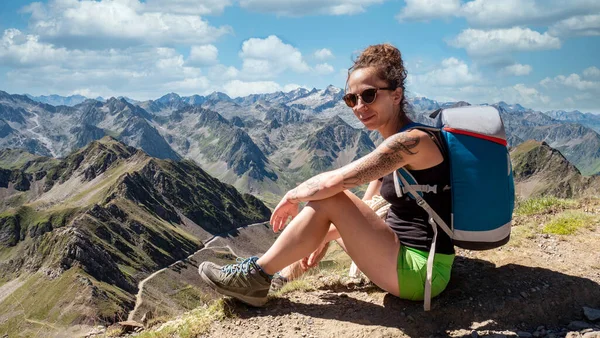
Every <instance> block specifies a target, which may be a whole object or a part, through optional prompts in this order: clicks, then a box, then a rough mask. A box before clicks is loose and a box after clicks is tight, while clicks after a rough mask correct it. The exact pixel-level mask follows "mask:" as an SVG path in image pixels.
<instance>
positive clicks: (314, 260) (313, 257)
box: [300, 242, 329, 271]
mask: <svg viewBox="0 0 600 338" xmlns="http://www.w3.org/2000/svg"><path fill="white" fill-rule="evenodd" d="M327 248H329V242H323V244H321V245H319V247H318V248H317V249H315V251H313V253H311V254H310V256H308V257H304V258H303V259H302V261H300V266H301V267H302V270H304V271H306V270H308V269H310V268H313V267H315V266H317V264H319V262H320V261H321V259H323V257H324V256H325V254H326V253H327Z"/></svg>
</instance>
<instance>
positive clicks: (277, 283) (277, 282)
mask: <svg viewBox="0 0 600 338" xmlns="http://www.w3.org/2000/svg"><path fill="white" fill-rule="evenodd" d="M288 282H289V280H288V279H287V278H285V277H283V276H282V275H280V274H278V273H277V274H275V276H273V279H271V289H270V290H269V291H270V292H277V291H279V290H281V288H282V287H283V286H284V285H286V284H287V283H288Z"/></svg>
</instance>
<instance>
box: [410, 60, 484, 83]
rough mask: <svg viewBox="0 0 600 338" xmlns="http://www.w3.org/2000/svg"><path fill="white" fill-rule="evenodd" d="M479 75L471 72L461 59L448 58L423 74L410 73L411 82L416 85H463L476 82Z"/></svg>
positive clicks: (479, 77)
mask: <svg viewBox="0 0 600 338" xmlns="http://www.w3.org/2000/svg"><path fill="white" fill-rule="evenodd" d="M480 81H481V76H480V75H479V74H477V73H473V72H472V71H471V70H470V69H469V66H468V65H467V64H466V63H465V62H464V61H462V60H458V59H456V58H448V59H445V60H443V61H442V63H441V65H440V66H439V67H437V68H435V69H433V70H431V71H429V72H427V73H425V74H421V75H412V76H411V77H410V82H411V84H412V83H414V84H415V85H416V86H432V87H435V86H450V87H451V86H464V85H469V84H474V83H478V82H480Z"/></svg>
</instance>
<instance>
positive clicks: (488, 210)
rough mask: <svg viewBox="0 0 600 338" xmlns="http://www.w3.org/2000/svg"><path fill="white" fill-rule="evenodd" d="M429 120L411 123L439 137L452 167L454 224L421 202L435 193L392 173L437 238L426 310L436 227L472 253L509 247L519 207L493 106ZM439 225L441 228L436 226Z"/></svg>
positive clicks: (428, 302) (438, 114)
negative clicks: (432, 123) (423, 213)
mask: <svg viewBox="0 0 600 338" xmlns="http://www.w3.org/2000/svg"><path fill="white" fill-rule="evenodd" d="M430 117H431V118H433V119H435V120H436V122H437V123H436V126H435V127H429V126H425V125H421V124H411V125H408V126H406V127H405V128H404V131H406V130H410V129H419V130H422V131H425V132H428V133H430V134H432V135H434V136H435V140H436V141H437V143H438V146H439V147H440V149H441V150H442V153H443V155H444V158H445V159H446V160H448V161H449V165H450V182H451V187H450V188H451V195H452V215H451V224H446V222H444V220H443V219H442V218H441V217H440V216H439V215H438V214H437V213H436V212H435V210H433V209H432V208H431V207H430V206H429V204H427V202H426V201H425V199H423V193H427V192H428V191H436V189H435V187H433V188H434V189H432V187H430V186H422V185H419V183H418V182H417V181H416V180H415V179H414V177H413V176H412V175H411V174H410V173H409V172H408V171H407V170H406V169H404V168H400V169H398V170H397V171H396V172H394V184H395V188H396V194H397V195H398V196H402V194H403V193H404V194H407V195H409V196H410V197H411V198H413V199H414V200H416V202H417V204H418V205H419V206H420V207H422V208H423V209H424V210H425V211H426V212H427V214H428V215H429V223H430V224H431V225H432V228H433V232H434V236H433V241H432V244H431V250H430V252H429V258H428V260H427V281H426V283H425V306H424V307H425V310H426V311H427V310H429V309H430V305H431V278H432V273H433V260H434V254H435V244H436V237H437V226H439V227H440V228H441V229H442V230H443V231H444V232H446V233H447V234H448V236H450V238H452V239H453V242H454V245H456V246H458V247H461V248H464V249H469V250H487V249H492V248H497V247H499V246H502V245H504V244H506V243H507V242H508V240H509V238H510V231H511V226H512V214H513V208H514V202H515V194H514V181H513V173H512V166H511V162H510V157H509V154H508V149H507V142H506V133H505V130H504V124H503V123H502V119H501V118H500V114H499V113H498V110H496V108H494V107H492V106H467V107H459V108H449V109H443V110H442V109H439V110H437V111H435V112H434V113H433V114H432V115H431V116H430ZM436 225H437V226H436Z"/></svg>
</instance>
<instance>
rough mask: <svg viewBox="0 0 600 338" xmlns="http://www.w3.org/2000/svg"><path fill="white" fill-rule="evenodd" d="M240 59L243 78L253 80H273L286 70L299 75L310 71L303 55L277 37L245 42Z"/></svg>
mask: <svg viewBox="0 0 600 338" xmlns="http://www.w3.org/2000/svg"><path fill="white" fill-rule="evenodd" d="M240 57H241V58H242V60H243V63H242V76H244V77H246V78H247V79H251V80H257V79H268V78H273V77H275V76H277V75H279V74H281V73H283V72H284V71H286V70H291V71H294V72H297V73H305V72H308V71H309V70H310V67H309V66H308V64H307V63H306V62H305V61H304V58H303V57H302V53H300V51H299V50H298V49H296V48H295V47H294V46H292V45H289V44H286V43H284V42H283V41H281V39H279V38H278V37H277V36H275V35H271V36H269V37H267V38H266V39H259V38H251V39H248V40H246V41H244V42H243V43H242V50H241V51H240Z"/></svg>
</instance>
